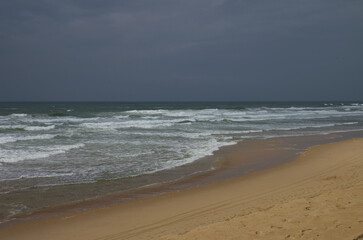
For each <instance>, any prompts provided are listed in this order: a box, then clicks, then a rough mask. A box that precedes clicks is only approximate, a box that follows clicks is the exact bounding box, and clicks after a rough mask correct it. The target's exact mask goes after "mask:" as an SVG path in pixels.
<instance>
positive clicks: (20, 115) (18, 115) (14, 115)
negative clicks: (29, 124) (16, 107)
mask: <svg viewBox="0 0 363 240" xmlns="http://www.w3.org/2000/svg"><path fill="white" fill-rule="evenodd" d="M9 116H10V117H26V116H28V114H26V113H13V114H10V115H9Z"/></svg>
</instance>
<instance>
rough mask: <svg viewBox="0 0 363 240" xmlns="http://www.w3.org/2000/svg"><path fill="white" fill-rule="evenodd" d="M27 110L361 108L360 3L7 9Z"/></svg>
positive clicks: (7, 3) (91, 3)
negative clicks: (268, 103) (41, 104)
mask: <svg viewBox="0 0 363 240" xmlns="http://www.w3.org/2000/svg"><path fill="white" fill-rule="evenodd" d="M23 100H26V101H47V100H53V101H59V100H68V101H88V100H93V101H135V100H138V101H144V100H153V101H158V100H161V101H180V100H233V101H256V100H257V101H262V100H274V101H279V100H307V101H309V100H338V101H341V100H363V1H361V0H339V1H338V0H325V1H324V0H309V1H308V0H296V1H292V0H274V1H272V0H261V1H259V0H190V1H189V0H178V1H175V0H158V1H154V0H34V1H30V0H1V1H0V101H23Z"/></svg>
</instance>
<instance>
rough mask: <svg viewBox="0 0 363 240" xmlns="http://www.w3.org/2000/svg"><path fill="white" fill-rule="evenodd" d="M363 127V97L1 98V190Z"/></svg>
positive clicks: (109, 175)
mask: <svg viewBox="0 0 363 240" xmlns="http://www.w3.org/2000/svg"><path fill="white" fill-rule="evenodd" d="M361 129H363V103H360V102H315V103H294V102H291V103H288V102H284V103H268V102H259V103H244V102H233V103H228V102H219V103H218V102H217V103H213V102H206V103H202V102H188V103H166V102H162V103H156V102H154V103H142V102H138V103H0V196H1V195H2V196H3V197H4V196H8V197H9V196H11V194H14V193H16V194H18V193H19V192H21V191H25V190H26V189H31V188H36V187H44V186H46V187H47V188H48V189H49V188H52V187H54V186H59V185H69V184H80V183H81V184H82V183H92V182H99V181H103V180H107V181H108V180H114V179H129V178H130V177H136V176H141V175H148V174H153V173H156V172H160V171H163V170H167V169H172V168H176V167H178V166H182V165H185V164H188V163H191V162H194V161H196V160H198V159H200V158H202V157H204V156H208V155H211V154H213V152H214V151H216V150H218V149H219V148H220V147H222V146H226V145H232V144H235V143H237V142H239V141H243V140H246V139H263V138H273V137H281V136H301V135H313V134H327V133H332V132H340V131H342V132H345V131H354V130H361ZM7 204H8V205H6V206H3V208H11V207H9V206H10V205H9V203H7ZM0 205H1V203H0ZM0 208H1V206H0ZM4 214H5V213H4ZM4 214H3V215H4ZM5 215H6V214H5Z"/></svg>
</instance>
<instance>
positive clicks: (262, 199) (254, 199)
mask: <svg viewBox="0 0 363 240" xmlns="http://www.w3.org/2000/svg"><path fill="white" fill-rule="evenodd" d="M265 143H266V142H265ZM270 144H271V142H270ZM266 146H268V145H265V148H266ZM275 149H276V148H275V145H271V146H270V148H267V151H270V155H273V154H274V153H275V154H277V155H276V159H279V157H278V156H281V155H279V154H282V152H280V153H279V152H278V151H277V152H276V151H275ZM255 150H256V149H255ZM254 152H255V155H254V156H256V155H257V156H258V155H259V154H261V153H260V152H259V151H257V153H256V151H254ZM293 152H295V153H296V151H293ZM265 153H266V152H265ZM251 154H252V155H253V153H251ZM291 154H293V153H292V152H291ZM262 155H263V154H262ZM245 157H246V154H241V152H238V151H234V152H231V153H229V154H228V155H227V156H226V159H225V160H224V161H222V162H221V164H222V165H221V166H220V168H221V169H223V168H225V169H229V171H232V170H233V171H232V172H234V171H235V169H238V164H237V166H235V165H234V164H235V163H237V162H240V160H241V159H244V158H245ZM276 164H277V162H276ZM252 165H253V164H252ZM232 172H231V176H232ZM213 176H214V177H215V176H218V175H213ZM204 179H205V178H204ZM215 180H216V182H214V183H209V184H206V185H203V184H202V185H201V186H194V187H192V188H187V189H182V190H180V189H178V188H174V189H173V190H174V191H172V192H166V193H164V194H160V195H157V196H151V197H148V198H141V199H136V200H134V201H130V202H123V203H118V204H115V205H112V206H100V207H98V208H93V209H89V210H86V211H82V212H76V213H69V214H66V215H62V216H55V217H47V218H42V219H39V220H33V221H29V222H25V223H22V224H17V225H13V226H9V227H5V228H3V229H0V239H164V240H165V239H360V238H363V236H362V237H360V236H361V234H363V215H362V212H363V184H362V183H363V138H359V139H350V140H345V141H341V142H337V143H329V144H324V145H317V146H313V147H310V148H308V150H307V151H306V152H304V153H302V154H301V155H300V156H299V157H297V158H296V159H295V160H294V161H292V162H288V163H284V164H282V165H280V166H275V167H272V168H269V169H265V170H260V171H257V172H253V173H248V174H245V175H243V176H239V177H233V178H230V179H226V180H219V179H218V177H217V178H215Z"/></svg>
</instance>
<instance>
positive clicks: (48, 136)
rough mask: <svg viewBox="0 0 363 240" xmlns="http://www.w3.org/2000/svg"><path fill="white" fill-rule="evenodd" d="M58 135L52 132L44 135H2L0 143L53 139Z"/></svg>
mask: <svg viewBox="0 0 363 240" xmlns="http://www.w3.org/2000/svg"><path fill="white" fill-rule="evenodd" d="M56 136H57V135H52V134H43V135H35V136H20V137H19V136H4V137H0V144H4V143H11V142H17V141H28V140H41V139H52V138H54V137H56Z"/></svg>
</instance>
